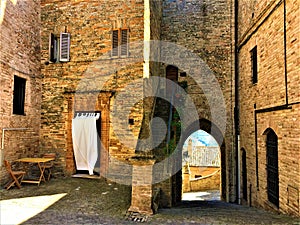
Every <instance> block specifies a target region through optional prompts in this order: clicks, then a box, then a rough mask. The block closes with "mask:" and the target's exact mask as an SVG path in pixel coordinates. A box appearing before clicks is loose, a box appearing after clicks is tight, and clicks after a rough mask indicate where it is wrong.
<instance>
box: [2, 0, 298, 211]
mask: <svg viewBox="0 0 300 225" xmlns="http://www.w3.org/2000/svg"><path fill="white" fill-rule="evenodd" d="M263 2H264V1H263ZM235 4H236V2H234V1H233V0H230V1H228V0H224V1H205V0H203V1H196V0H186V1H180V0H171V1H170V0H169V1H163V0H161V1H159V0H157V1H147V0H145V1H144V0H135V1H106V0H102V1H86V0H76V1H75V0H70V1H57V0H41V1H38V0H37V1H20V0H14V1H11V0H6V1H2V2H1V17H0V26H1V43H0V46H1V49H0V52H1V54H0V60H1V61H0V63H1V64H0V68H1V78H0V79H1V86H2V87H3V89H1V94H0V95H1V119H0V121H1V126H0V128H1V134H2V138H1V157H2V159H3V158H6V159H9V160H11V161H13V160H15V159H17V158H20V157H22V156H39V155H41V154H42V153H45V152H55V153H56V154H57V159H56V162H55V175H56V176H58V175H71V174H74V173H75V172H76V167H75V161H74V153H73V143H72V119H73V118H74V117H75V116H76V115H77V113H94V112H99V113H101V117H100V119H98V120H97V127H98V134H99V136H100V140H101V146H100V145H99V155H100V159H99V160H100V168H99V171H100V175H102V176H105V177H107V178H108V179H112V180H114V181H117V182H124V183H126V184H130V185H131V184H132V205H131V208H130V210H132V211H140V212H145V213H151V211H152V209H151V204H152V203H151V199H152V193H153V187H155V188H160V190H161V196H162V198H161V201H160V204H161V205H162V206H172V205H173V204H176V202H178V201H180V199H181V185H182V182H181V171H180V170H178V165H179V167H180V168H181V155H182V154H181V150H180V148H181V147H182V145H183V143H184V141H185V139H186V138H187V137H188V136H189V135H190V134H191V133H193V132H194V131H196V130H198V129H202V130H205V131H207V132H208V133H210V134H211V135H213V136H214V138H215V139H216V140H217V142H218V144H219V146H220V151H221V187H222V188H221V192H222V193H221V195H222V199H223V200H226V201H230V202H234V201H236V202H238V200H239V196H240V195H239V194H240V191H239V190H240V188H239V187H240V186H239V183H242V184H243V185H244V184H245V185H244V186H246V187H247V189H245V190H247V191H248V192H247V202H248V203H249V204H250V203H251V204H252V205H255V206H262V207H265V208H267V207H268V204H267V203H265V202H267V201H268V200H267V197H266V196H267V194H266V192H268V190H267V189H268V188H267V187H266V179H265V178H266V174H264V173H265V172H264V171H265V165H266V164H265V158H263V157H265V154H264V150H263V147H264V146H266V141H264V137H265V136H268V135H271V136H270V140H273V139H274V138H273V137H274V135H273V136H272V134H273V132H270V130H271V129H272V131H274V132H275V134H276V136H277V137H278V153H279V155H278V156H279V162H280V163H282V165H284V166H281V164H280V165H279V166H278V168H280V169H279V196H280V198H279V203H280V204H279V211H281V212H291V213H294V214H299V186H300V184H299V182H297V179H295V180H289V177H291V176H290V173H293V172H294V173H295V174H294V176H295V178H297V176H298V177H299V171H298V172H297V171H295V170H292V169H290V168H299V160H295V159H292V158H289V157H291V156H293V155H295V154H299V151H298V150H299V140H298V139H299V138H298V133H299V123H297V121H298V117H299V104H298V103H297V102H299V93H298V92H297V79H298V77H297V74H296V72H297V69H299V67H297V66H299V65H298V64H299V56H298V55H297V54H296V53H297V52H296V47H297V45H299V38H298V37H297V35H298V34H299V30H297V29H298V28H297V26H296V25H295V24H297V19H298V18H297V17H296V15H297V13H299V9H298V8H299V7H298V3H297V1H295V2H293V3H289V4H287V5H286V2H285V1H272V2H270V1H268V4H263V3H257V5H255V4H254V5H251V6H248V5H247V4H250V3H249V2H248V1H245V2H243V1H240V3H239V8H237V7H234V6H235ZM251 4H252V3H251ZM2 6H3V7H2ZM284 6H286V7H284ZM283 8H284V9H285V10H283ZM235 9H239V14H238V15H239V21H238V23H237V21H236V20H235V15H237V14H234V13H235ZM249 9H251V10H252V11H251V12H250V11H249ZM297 10H298V11H297ZM236 12H237V10H236ZM283 12H286V13H285V14H284V15H285V16H283V15H282V13H283ZM15 15H18V16H15ZM273 17H274V18H273ZM271 18H273V19H271ZM270 21H272V23H271V22H270ZM268 23H269V24H268ZM239 24H242V25H241V26H239ZM283 24H285V25H284V26H283ZM280 25H282V26H280ZM266 30H267V31H268V32H269V33H268V32H266ZM235 31H237V32H238V34H239V36H238V39H236V40H235V39H234V34H235ZM275 31H276V32H275ZM273 34H276V35H275V36H274V38H272V42H271V41H264V38H267V39H268V40H269V36H267V35H273ZM150 40H155V41H150ZM283 40H286V41H285V42H283ZM260 42H261V43H263V44H264V45H266V46H264V48H261V46H263V45H262V44H261V45H259V43H260ZM235 45H236V46H237V48H238V49H239V51H236V54H235V55H234V47H235ZM255 46H257V47H256V48H254V47H255ZM288 46H289V47H288ZM298 47H299V46H298ZM262 49H264V51H265V53H264V54H262V51H261V50H262ZM271 49H274V50H271ZM275 49H276V51H277V52H276V51H275ZM280 49H281V50H282V51H280ZM250 51H251V54H252V55H253V57H252V58H253V60H254V58H255V57H254V56H255V54H257V57H256V59H257V63H258V66H257V68H258V75H259V76H258V77H257V78H258V79H257V84H253V83H252V80H251V76H250V74H251V58H249V57H250V56H249V54H250V53H249V52H250ZM264 51H263V52H264ZM267 52H269V53H270V52H271V53H273V54H274V52H275V53H276V54H275V56H276V57H272V58H270V57H269V55H268V54H267ZM237 53H238V54H237ZM235 59H236V60H235ZM238 60H239V65H240V66H239V67H235V62H238ZM269 60H275V61H269ZM297 63H298V64H297ZM252 67H254V66H252ZM249 71H250V72H249ZM269 73H272V74H274V79H268V81H269V80H270V81H272V82H273V83H274V84H272V82H270V81H269V82H266V81H264V80H266V79H267V78H266V74H269ZM282 73H283V74H285V75H286V76H283V77H282V76H281V75H282ZM153 77H157V78H165V77H166V78H168V79H170V80H173V81H174V82H175V83H178V84H181V86H184V85H183V84H186V85H185V90H186V93H187V94H188V96H189V97H190V98H189V100H190V101H191V102H192V104H187V105H184V104H181V105H179V106H180V107H183V106H184V107H183V108H184V112H185V114H187V115H185V118H191V119H190V120H189V119H186V121H187V122H186V123H187V124H184V125H187V126H181V128H182V129H181V134H179V138H178V137H177V136H176V130H173V131H172V132H171V131H170V130H171V128H170V127H169V125H168V120H169V118H170V115H171V116H173V113H170V112H172V111H173V110H169V104H166V102H168V100H170V96H172V95H170V94H169V93H170V90H172V87H173V86H172V85H170V84H169V83H168V82H166V81H165V80H162V79H153ZM285 77H286V79H285ZM237 78H239V79H237ZM275 78H276V79H275ZM156 82H157V83H156ZM235 82H238V84H239V86H238V87H240V88H239V89H235ZM2 84H3V85H2ZM284 84H288V85H284ZM268 85H270V87H269V86H268ZM149 87H152V88H149ZM271 87H276V89H272V88H271ZM285 87H286V88H285ZM149 90H150V91H149ZM237 90H239V91H237ZM246 90H247V91H246ZM270 90H272V91H270ZM244 91H246V92H244ZM273 91H274V92H273ZM179 94H180V93H179ZM236 94H239V98H234V96H235V95H236ZM285 94H288V98H287V97H284V96H285ZM153 96H156V97H153ZM157 96H160V97H159V98H158V97H157ZM176 96H177V95H176ZM286 96H287V95H286ZM161 99H165V100H166V101H165V102H164V101H161ZM285 99H288V101H286V102H285ZM250 101H251V102H250ZM285 103H286V104H285ZM174 104H175V103H174ZM282 105H284V106H282ZM254 106H255V107H256V108H253V107H254ZM277 106H278V107H277ZM180 107H179V108H180ZM234 107H235V108H236V109H237V108H239V109H240V110H239V114H240V116H239V117H235V119H236V121H235V122H237V118H239V119H240V145H238V142H237V141H236V140H237V139H238V138H237V136H236V135H235V134H236V133H237V134H238V131H239V130H238V129H236V130H235V129H234V128H235V127H236V128H237V126H235V127H234ZM271 107H273V109H275V111H272V110H269V108H270V109H272V108H271ZM285 107H286V108H285ZM277 109H280V110H277ZM179 111H180V110H179ZM190 112H191V113H194V114H189V113H190ZM236 112H237V113H236V114H235V115H238V110H236ZM190 115H192V116H190ZM195 115H196V116H195ZM155 116H161V117H162V118H163V119H164V120H165V123H166V124H167V126H166V127H168V129H167V134H170V135H171V139H173V140H175V143H177V144H178V145H177V146H179V147H178V148H177V150H175V151H174V154H170V151H169V147H167V153H166V154H162V152H164V150H165V146H166V143H169V136H168V135H165V137H163V141H162V144H161V145H158V146H157V147H155V148H154V147H152V144H153V141H151V138H152V139H153V140H156V139H157V138H156V136H157V135H158V134H159V132H160V131H162V130H164V129H160V128H162V127H155V126H154V127H153V129H152V130H149V129H148V127H149V124H151V123H150V121H151V119H152V118H154V117H155ZM253 118H255V120H254V119H253ZM180 119H181V121H185V120H184V119H182V118H180ZM283 119H284V120H283ZM276 121H278V122H276ZM246 122H247V123H246ZM236 124H238V123H236ZM249 124H250V125H249ZM297 124H298V125H297ZM268 128H269V129H268ZM12 129H14V130H12ZM172 129H173V128H172ZM287 129H289V130H287ZM297 131H298V133H297ZM288 134H289V136H290V137H288ZM155 135H156V136H155ZM167 136H168V137H167ZM148 138H149V140H150V141H149V140H148ZM272 138H273V139H272ZM255 139H256V140H257V142H255ZM141 140H146V141H141ZM147 140H148V142H147ZM149 143H150V144H151V146H149ZM268 143H269V142H268ZM168 146H169V145H168ZM234 146H236V147H234ZM238 146H240V147H241V148H243V149H244V150H245V152H246V156H244V155H243V154H242V156H244V157H245V160H242V159H244V158H243V157H241V161H242V162H245V161H246V163H247V164H245V165H244V164H242V165H241V167H242V169H244V168H247V179H243V176H241V179H239V176H238V174H239V173H240V172H241V171H242V173H243V175H244V174H245V171H246V170H245V169H244V170H241V171H240V170H238V168H239V166H238V165H240V164H239V163H237V160H238V159H239V154H238V153H239V151H237V150H236V149H237V148H238ZM293 151H294V152H293ZM177 153H178V154H177ZM179 153H180V154H179ZM256 153H257V154H256ZM258 153H259V154H258ZM171 155H175V157H169V156H171ZM179 155H180V156H179ZM177 157H179V158H177ZM166 158H169V159H168V163H164V162H165V161H166V160H165V159H166ZM1 161H2V160H1ZM236 165H237V166H236ZM255 165H256V166H255ZM142 166H143V167H142ZM141 167H142V168H145V170H140V168H141ZM255 168H256V170H255ZM4 171H5V170H4V168H3V166H2V167H1V183H4V182H5V180H6V178H7V174H6V173H5V172H4ZM244 177H245V176H244ZM256 178H257V182H256V183H255V184H254V183H250V181H251V182H253V179H256ZM244 180H245V183H244V182H241V181H244ZM298 180H299V179H298ZM139 184H142V185H139ZM153 184H154V186H153ZM257 184H259V185H258V186H256V185H257ZM241 186H242V185H241ZM258 189H259V190H258ZM242 190H244V189H241V191H242ZM249 190H251V192H249ZM245 193H246V192H245ZM250 193H251V194H250ZM140 196H142V197H140ZM241 196H243V195H241ZM245 196H246V195H244V196H243V197H244V198H245ZM140 199H142V200H140ZM261 201H264V202H261ZM272 201H273V200H272ZM297 207H298V208H297ZM275 210H278V209H276V207H275Z"/></svg>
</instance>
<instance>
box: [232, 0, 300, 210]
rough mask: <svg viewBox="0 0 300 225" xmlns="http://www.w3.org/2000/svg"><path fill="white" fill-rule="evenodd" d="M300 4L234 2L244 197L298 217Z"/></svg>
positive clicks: (244, 199)
mask: <svg viewBox="0 0 300 225" xmlns="http://www.w3.org/2000/svg"><path fill="white" fill-rule="evenodd" d="M299 22H300V21H299V2H298V1H259V2H256V3H254V2H252V1H239V20H238V24H240V26H238V33H239V37H238V43H237V48H238V57H239V109H240V147H241V154H240V155H241V168H242V172H241V184H242V189H241V190H242V191H241V194H242V196H243V201H245V202H247V204H250V205H254V206H260V207H263V208H267V209H272V210H276V211H280V212H284V213H293V214H298V215H299V211H300V208H299V187H300V183H299V181H300V167H299V163H300V161H299V158H300V157H299V156H300V151H299V149H300V142H299V130H300V123H299V97H300V94H299V31H300V30H299Z"/></svg>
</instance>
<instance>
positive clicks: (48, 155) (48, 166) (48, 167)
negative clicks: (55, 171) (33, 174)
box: [42, 153, 56, 181]
mask: <svg viewBox="0 0 300 225" xmlns="http://www.w3.org/2000/svg"><path fill="white" fill-rule="evenodd" d="M42 157H43V158H54V159H55V158H56V154H55V153H45V154H44V155H43V156H42ZM44 166H45V172H46V173H47V175H48V176H47V181H49V180H50V178H51V174H52V173H51V169H52V167H53V161H51V162H47V163H45V165H44Z"/></svg>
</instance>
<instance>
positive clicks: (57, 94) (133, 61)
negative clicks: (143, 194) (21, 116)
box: [41, 0, 144, 173]
mask: <svg viewBox="0 0 300 225" xmlns="http://www.w3.org/2000/svg"><path fill="white" fill-rule="evenodd" d="M41 18H42V23H43V29H42V74H43V78H44V79H43V96H42V97H43V105H42V115H43V116H42V125H41V142H42V145H43V146H44V149H43V150H44V151H56V152H58V153H59V155H61V158H60V161H61V165H62V170H63V171H65V172H66V171H67V173H71V172H73V171H74V162H72V161H73V157H72V142H71V139H70V135H71V134H70V132H71V130H70V127H71V125H70V124H71V119H72V117H73V115H74V112H75V111H86V110H90V111H93V110H96V111H101V112H102V121H101V127H102V129H105V130H102V134H103V135H104V136H103V137H102V138H104V140H103V142H104V145H105V147H106V150H107V151H108V152H109V153H110V155H111V156H112V157H116V158H117V159H120V160H125V159H126V158H128V157H130V156H131V155H133V154H134V150H135V148H134V146H130V147H128V146H126V145H124V143H122V141H123V142H125V143H128V142H134V141H136V139H137V137H138V134H139V130H140V126H141V123H142V115H143V111H142V102H141V101H138V102H132V101H130V99H131V98H132V99H133V98H134V97H136V96H138V94H139V93H134V92H133V93H127V92H126V90H127V89H128V88H127V86H126V85H128V84H129V83H131V82H133V80H135V79H137V78H142V77H143V55H142V52H143V48H138V47H135V46H131V43H134V42H137V41H141V40H143V35H144V33H143V31H144V3H143V1H132V2H127V1H111V2H107V1H104V0H103V1H97V2H90V1H84V0H81V1H63V2H62V1H50V0H45V1H42V17H41ZM118 28H129V43H130V44H129V46H130V47H129V48H130V50H129V56H128V57H125V58H124V57H123V58H112V57H111V54H110V50H111V48H112V43H111V42H112V30H113V29H118ZM64 31H66V32H69V33H70V34H71V46H70V62H67V63H50V64H49V63H48V60H49V53H48V44H49V43H48V41H49V34H50V33H53V34H55V35H59V33H60V32H64ZM137 86H138V85H137ZM126 88H127V89H126ZM131 88H133V87H131ZM79 92H80V93H82V94H79ZM102 92H103V93H104V94H101V93H102ZM137 92H138V89H137ZM88 93H90V96H88ZM105 93H107V95H106V94H105ZM121 94H123V96H122V97H121V99H118V97H119V96H120V95H121ZM131 94H132V95H131ZM134 94H136V95H134ZM83 96H85V97H83ZM103 96H105V97H104V99H103ZM117 100H118V101H117ZM116 101H117V103H116V104H115V102H116ZM126 110H128V111H129V115H123V114H122V115H119V114H118V112H123V111H126ZM128 119H133V124H132V125H128ZM124 126H127V127H126V128H127V129H126V130H125V129H123V128H124ZM128 129H129V130H130V134H132V136H131V137H127V136H126V134H127V133H126V132H128ZM124 130H125V131H124ZM105 157H108V155H106V156H105ZM65 159H66V160H67V162H65ZM106 160H107V161H108V159H106ZM66 168H67V169H66ZM121 171H122V170H121ZM121 171H116V172H121Z"/></svg>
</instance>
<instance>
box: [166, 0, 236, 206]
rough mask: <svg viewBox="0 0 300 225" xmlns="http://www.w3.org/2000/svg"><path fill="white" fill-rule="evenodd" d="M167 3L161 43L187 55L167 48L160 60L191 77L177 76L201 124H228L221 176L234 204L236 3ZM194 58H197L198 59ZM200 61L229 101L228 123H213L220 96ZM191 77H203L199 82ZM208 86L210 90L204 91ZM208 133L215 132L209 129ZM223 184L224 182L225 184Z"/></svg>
mask: <svg viewBox="0 0 300 225" xmlns="http://www.w3.org/2000/svg"><path fill="white" fill-rule="evenodd" d="M163 3H164V5H163V20H162V35H161V38H162V40H164V41H168V42H173V43H175V44H176V45H177V46H179V49H181V48H182V49H186V50H187V51H186V52H183V51H181V52H179V51H178V50H177V51H174V50H173V49H170V48H167V49H163V50H162V56H161V57H162V58H163V59H167V61H168V62H169V64H173V65H175V66H177V67H179V72H186V73H187V77H180V76H179V82H180V81H187V82H188V88H187V93H188V94H189V96H190V97H191V98H192V100H193V102H194V104H195V106H196V108H197V111H198V114H199V117H200V119H207V120H208V121H212V122H213V123H217V124H215V125H216V126H217V127H218V126H221V125H220V124H218V122H220V123H222V122H223V123H225V124H226V132H225V133H224V144H225V149H224V150H225V151H224V152H222V154H223V156H224V158H226V169H225V167H223V171H222V173H223V174H224V176H225V177H226V182H227V183H226V184H227V190H226V192H228V193H229V192H230V194H229V196H228V197H229V198H228V199H227V200H230V201H233V200H234V199H235V197H234V195H235V181H234V179H233V177H234V171H232V165H233V164H234V162H233V161H232V159H233V158H232V155H231V154H233V144H232V143H233V127H232V119H233V116H232V115H233V112H232V110H233V107H232V105H231V103H232V102H233V100H234V99H233V92H232V91H233V89H232V87H233V86H232V85H233V83H232V82H233V80H232V79H233V72H232V54H233V52H232V48H233V45H232V38H233V30H232V26H231V24H232V21H233V17H232V16H233V14H232V6H233V5H232V4H233V2H232V1H194V0H187V1H175V0H174V1H163ZM183 53H184V54H183ZM179 54H180V55H179ZM195 56H197V58H196V59H195ZM201 60H203V63H204V64H205V65H206V66H207V68H209V70H210V72H211V74H213V76H214V77H215V78H216V80H217V81H218V82H219V83H218V87H220V89H221V91H222V95H223V98H224V100H225V102H226V105H225V106H224V107H222V110H225V111H226V115H227V118H226V122H225V121H224V119H220V118H212V109H213V108H214V107H220V104H219V103H218V100H220V97H219V96H217V92H216V91H215V89H214V87H212V86H211V87H209V86H208V83H209V81H211V80H210V79H211V77H210V75H209V72H208V71H207V70H206V69H205V68H204V67H202V66H200V68H198V66H199V65H200V63H199V61H201ZM172 62H173V63H172ZM166 66H167V65H165V66H164V68H163V70H162V73H163V74H165V73H166V71H165V68H166ZM204 74H205V75H204ZM189 75H194V77H195V75H196V76H198V77H202V78H201V79H196V80H195V78H194V79H192V78H191V77H189ZM204 87H205V88H207V89H203V88H204ZM208 98H209V99H210V102H209V101H208ZM212 99H213V100H212ZM187 107H189V106H187ZM188 111H189V109H188V108H187V109H185V112H188ZM220 112H221V111H220ZM218 116H219V115H218ZM193 131H195V130H193ZM193 131H191V132H193ZM208 132H211V131H210V128H209V130H208ZM215 138H216V137H215ZM224 165H225V164H224ZM223 182H224V183H225V181H223ZM224 191H225V190H224Z"/></svg>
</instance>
